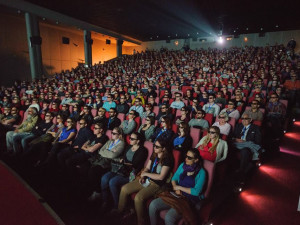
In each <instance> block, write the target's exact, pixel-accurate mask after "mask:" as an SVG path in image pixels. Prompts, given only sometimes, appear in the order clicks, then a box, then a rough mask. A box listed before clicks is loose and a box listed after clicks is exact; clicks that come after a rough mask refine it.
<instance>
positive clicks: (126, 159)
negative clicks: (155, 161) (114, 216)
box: [101, 132, 148, 210]
mask: <svg viewBox="0 0 300 225" xmlns="http://www.w3.org/2000/svg"><path fill="white" fill-rule="evenodd" d="M143 140H144V138H143V136H142V135H141V134H139V133H137V132H133V133H132V134H131V135H130V145H129V146H128V147H127V148H126V150H125V153H124V154H123V156H122V157H121V158H120V159H115V160H114V161H113V162H112V168H111V171H110V172H107V173H106V174H104V175H103V176H102V178H101V196H102V207H101V208H102V209H103V210H107V207H108V206H109V194H110V193H111V195H112V197H113V209H114V210H116V209H117V208H118V204H119V195H120V191H121V187H122V186H123V185H124V184H127V183H129V182H131V181H133V180H134V179H135V176H136V175H137V174H138V173H139V172H140V171H141V170H142V169H143V168H144V164H145V161H146V159H147V156H148V150H147V149H146V148H145V147H144V146H143V144H144V143H143ZM115 164H116V166H115Z"/></svg>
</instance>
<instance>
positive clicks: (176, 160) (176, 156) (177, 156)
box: [172, 150, 181, 174]
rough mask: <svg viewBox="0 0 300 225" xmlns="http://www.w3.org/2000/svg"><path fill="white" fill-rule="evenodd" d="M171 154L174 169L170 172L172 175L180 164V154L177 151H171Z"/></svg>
mask: <svg viewBox="0 0 300 225" xmlns="http://www.w3.org/2000/svg"><path fill="white" fill-rule="evenodd" d="M172 153H173V157H174V167H173V170H172V172H173V174H175V172H176V170H177V169H178V166H179V164H180V159H181V157H180V155H181V152H180V151H178V150H173V151H172Z"/></svg>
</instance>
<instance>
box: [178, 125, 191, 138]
mask: <svg viewBox="0 0 300 225" xmlns="http://www.w3.org/2000/svg"><path fill="white" fill-rule="evenodd" d="M180 125H181V126H182V127H183V131H184V134H185V136H190V127H189V124H188V123H183V122H181V123H180V124H179V125H178V129H179V126H180Z"/></svg>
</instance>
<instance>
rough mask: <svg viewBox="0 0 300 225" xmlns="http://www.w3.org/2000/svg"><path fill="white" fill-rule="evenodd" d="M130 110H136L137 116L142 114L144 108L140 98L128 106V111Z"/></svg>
mask: <svg viewBox="0 0 300 225" xmlns="http://www.w3.org/2000/svg"><path fill="white" fill-rule="evenodd" d="M132 110H134V111H136V112H137V113H138V114H139V116H141V115H142V113H143V112H144V108H143V106H142V100H141V99H140V98H136V99H135V101H134V105H133V106H131V107H130V109H129V112H130V111H132Z"/></svg>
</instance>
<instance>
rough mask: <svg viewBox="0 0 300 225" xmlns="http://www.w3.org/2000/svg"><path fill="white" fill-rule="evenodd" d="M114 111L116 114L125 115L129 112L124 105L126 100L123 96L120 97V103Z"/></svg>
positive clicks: (127, 106)
mask: <svg viewBox="0 0 300 225" xmlns="http://www.w3.org/2000/svg"><path fill="white" fill-rule="evenodd" d="M116 110H117V112H118V113H124V114H127V113H128V111H129V105H128V104H127V103H126V99H125V96H124V95H121V96H120V103H119V104H117V106H116Z"/></svg>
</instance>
